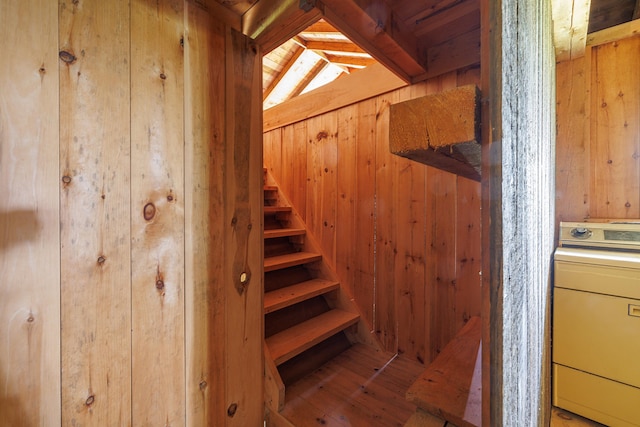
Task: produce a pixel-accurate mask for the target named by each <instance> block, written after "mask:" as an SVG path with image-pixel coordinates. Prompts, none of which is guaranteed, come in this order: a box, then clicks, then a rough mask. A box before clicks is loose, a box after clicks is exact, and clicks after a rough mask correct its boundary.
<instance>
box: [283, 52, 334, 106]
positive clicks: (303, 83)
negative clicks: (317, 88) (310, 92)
mask: <svg viewBox="0 0 640 427" xmlns="http://www.w3.org/2000/svg"><path fill="white" fill-rule="evenodd" d="M327 65H328V62H327V61H325V60H324V59H320V60H318V62H317V63H316V65H314V66H313V68H312V69H311V71H309V72H308V73H307V74H305V75H304V78H303V79H301V80H300V82H299V83H298V85H297V86H296V88H295V89H294V90H293V92H291V94H290V95H289V96H288V97H287V99H291V98H295V97H296V96H298V95H300V94H301V93H302V91H303V90H304V89H305V88H306V87H307V86H309V83H311V81H312V80H313V79H315V78H316V76H317V75H318V74H320V73H321V72H322V70H324V68H325V67H326V66H327ZM287 99H285V101H286V100H287Z"/></svg>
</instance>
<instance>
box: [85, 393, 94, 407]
mask: <svg viewBox="0 0 640 427" xmlns="http://www.w3.org/2000/svg"><path fill="white" fill-rule="evenodd" d="M95 401H96V398H95V396H94V395H93V394H92V395H91V396H89V397H87V400H85V401H84V404H85V405H87V406H91V405H93V402H95Z"/></svg>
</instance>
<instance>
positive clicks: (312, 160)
mask: <svg viewBox="0 0 640 427" xmlns="http://www.w3.org/2000/svg"><path fill="white" fill-rule="evenodd" d="M337 133H338V122H337V113H336V112H330V113H327V114H324V115H321V116H318V117H314V118H312V119H309V120H308V121H307V141H308V142H309V145H308V150H309V153H308V156H307V157H308V161H307V173H308V175H309V177H310V179H309V181H308V182H307V216H306V223H307V227H308V228H309V229H310V230H311V232H312V233H313V235H314V236H315V238H316V240H317V242H318V243H319V244H320V246H321V247H322V250H323V252H324V261H325V262H326V263H328V265H330V266H331V267H332V268H335V239H334V238H333V236H334V235H335V223H336V203H337V202H336V197H337V193H336V185H337V180H336V166H337V145H336V138H337Z"/></svg>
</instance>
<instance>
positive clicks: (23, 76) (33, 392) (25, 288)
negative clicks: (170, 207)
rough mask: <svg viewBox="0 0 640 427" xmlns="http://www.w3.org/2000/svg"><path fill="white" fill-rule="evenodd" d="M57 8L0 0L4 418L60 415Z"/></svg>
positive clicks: (18, 421)
mask: <svg viewBox="0 0 640 427" xmlns="http://www.w3.org/2000/svg"><path fill="white" fill-rule="evenodd" d="M57 22H58V8H57V4H56V2H50V1H32V2H21V1H10V2H7V1H3V2H1V3H0V52H3V57H4V59H3V60H2V61H0V325H2V327H0V343H2V344H0V384H1V386H0V414H1V415H0V425H3V426H36V425H40V426H56V425H59V423H60V406H61V404H60V403H61V400H60V238H59V199H58V188H59V185H60V176H59V175H58V155H59V139H58V119H59V110H58V64H57V61H58V57H57V48H58V46H57V38H58V28H57Z"/></svg>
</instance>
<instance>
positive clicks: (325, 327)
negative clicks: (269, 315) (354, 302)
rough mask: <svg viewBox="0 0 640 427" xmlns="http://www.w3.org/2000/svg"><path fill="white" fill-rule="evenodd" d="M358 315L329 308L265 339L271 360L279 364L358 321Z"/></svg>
mask: <svg viewBox="0 0 640 427" xmlns="http://www.w3.org/2000/svg"><path fill="white" fill-rule="evenodd" d="M359 318H360V316H358V315H357V314H354V313H349V312H348V311H343V310H338V309H334V310H330V311H327V312H326V313H322V314H321V315H319V316H316V317H313V318H311V319H309V320H307V321H305V322H302V323H299V324H297V325H295V326H293V327H292V328H289V329H286V330H284V331H282V332H279V333H277V334H275V335H272V336H270V337H269V338H267V339H266V342H267V346H268V347H269V352H270V353H271V357H273V361H274V362H275V364H276V365H281V364H283V363H284V362H286V361H287V360H289V359H291V358H293V357H295V356H297V355H298V354H300V353H302V352H303V351H305V350H308V349H310V348H311V347H313V346H314V345H316V344H318V343H320V342H322V341H324V340H325V339H327V338H329V337H330V336H332V335H335V334H336V333H338V332H340V331H343V330H344V329H346V328H348V327H349V326H351V325H353V324H355V323H357V322H358V319H359Z"/></svg>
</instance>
